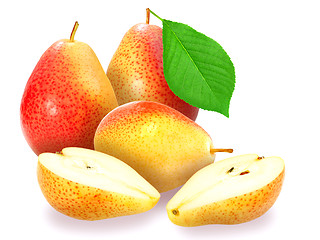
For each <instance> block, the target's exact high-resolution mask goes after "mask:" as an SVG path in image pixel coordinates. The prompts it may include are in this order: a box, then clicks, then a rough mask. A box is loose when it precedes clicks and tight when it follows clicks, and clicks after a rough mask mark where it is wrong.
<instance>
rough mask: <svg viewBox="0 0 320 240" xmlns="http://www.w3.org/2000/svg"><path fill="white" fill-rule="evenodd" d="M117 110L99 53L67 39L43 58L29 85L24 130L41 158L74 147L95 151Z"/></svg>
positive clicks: (24, 103) (24, 100) (22, 110)
mask: <svg viewBox="0 0 320 240" xmlns="http://www.w3.org/2000/svg"><path fill="white" fill-rule="evenodd" d="M117 106H118V103H117V100H116V97H115V94H114V91H113V89H112V86H111V84H110V82H109V80H108V78H107V77H106V75H105V72H104V70H103V68H102V66H101V64H100V62H99V60H98V58H97V56H96V55H95V53H94V52H93V50H92V49H91V48H90V47H89V46H88V45H87V44H85V43H82V42H79V41H71V40H67V39H63V40H60V41H57V42H55V43H54V44H53V45H52V46H51V47H49V48H48V50H47V51H46V52H45V53H44V54H43V55H42V56H41V58H40V60H39V62H38V64H37V65H36V67H35V68H34V70H33V72H32V74H31V76H30V78H29V80H28V82H27V85H26V87H25V90H24V94H23V97H22V100H21V107H20V117H21V126H22V131H23V134H24V136H25V138H26V140H27V142H28V144H29V145H30V147H31V148H32V150H33V151H34V152H35V153H36V154H37V155H39V154H40V153H42V152H57V151H61V149H62V148H64V147H68V146H77V147H84V148H89V149H93V137H94V133H95V130H96V128H97V126H98V124H99V122H100V121H101V119H102V118H103V117H104V116H105V115H106V114H107V113H108V112H109V111H111V110H112V109H114V108H115V107H117Z"/></svg>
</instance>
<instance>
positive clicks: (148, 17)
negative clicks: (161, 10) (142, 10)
mask: <svg viewBox="0 0 320 240" xmlns="http://www.w3.org/2000/svg"><path fill="white" fill-rule="evenodd" d="M146 11H147V18H146V24H149V22H150V9H149V8H147V9H146Z"/></svg>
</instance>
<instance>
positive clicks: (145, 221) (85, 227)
mask: <svg viewBox="0 0 320 240" xmlns="http://www.w3.org/2000/svg"><path fill="white" fill-rule="evenodd" d="M46 217H47V219H46V220H47V221H48V222H49V224H50V225H52V226H54V227H55V228H57V229H60V231H62V232H69V233H72V232H76V233H77V234H85V235H86V234H92V233H93V232H94V233H97V234H99V233H109V234H112V233H119V232H121V231H123V229H126V230H129V231H130V229H132V230H134V229H137V228H141V226H147V225H149V224H154V221H155V220H156V218H155V214H154V211H153V209H151V210H149V211H147V212H144V213H140V214H135V215H130V216H121V217H116V218H110V219H103V220H97V221H85V220H78V219H74V218H71V217H68V216H66V215H63V214H61V213H59V212H57V211H55V210H54V209H52V208H51V207H49V206H48V208H47V212H46Z"/></svg>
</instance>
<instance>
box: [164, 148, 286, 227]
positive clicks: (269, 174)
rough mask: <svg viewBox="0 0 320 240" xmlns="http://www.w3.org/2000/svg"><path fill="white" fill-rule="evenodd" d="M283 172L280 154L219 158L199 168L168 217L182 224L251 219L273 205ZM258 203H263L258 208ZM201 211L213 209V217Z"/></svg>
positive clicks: (171, 203) (170, 206)
mask: <svg viewBox="0 0 320 240" xmlns="http://www.w3.org/2000/svg"><path fill="white" fill-rule="evenodd" d="M283 176H284V162H283V160H282V159H281V158H279V157H266V158H264V157H259V156H258V155H256V154H246V155H241V156H236V157H232V158H228V159H225V160H221V161H218V162H216V163H213V164H211V165H208V166H207V167H204V168H203V169H201V170H199V171H198V172H196V173H195V174H194V175H193V176H192V177H191V178H190V179H189V180H188V181H187V183H186V184H185V185H184V186H183V187H182V188H181V189H180V190H179V191H178V192H177V193H176V194H175V196H174V197H173V198H172V199H171V200H170V201H169V202H168V204H167V211H168V215H169V218H170V219H171V221H173V222H174V223H176V224H178V225H182V226H195V225H204V224H213V223H225V224H235V223H240V222H244V221H250V220H252V219H253V218H256V217H258V215H261V214H263V213H264V212H265V211H267V210H268V209H266V208H270V207H271V206H272V204H273V203H274V201H275V199H276V198H277V196H278V194H279V192H280V189H281V185H282V181H283ZM259 191H261V197H259V196H260V192H259ZM255 193H257V194H258V195H254V194H255ZM250 194H251V195H250ZM251 197H252V199H251V200H250V198H251ZM227 201H228V203H227ZM263 201H265V202H263ZM228 204H229V205H228ZM259 204H260V205H261V206H264V207H261V208H260V210H257V209H256V208H257V207H258V206H259ZM244 205H245V206H244ZM251 205H252V206H251ZM237 206H238V207H237ZM266 206H267V207H266ZM202 211H208V212H210V214H209V213H208V214H209V215H210V217H209V218H210V219H204V216H203V215H202ZM246 211H248V212H249V213H247V212H246ZM230 212H232V214H230ZM215 214H217V217H214V216H215ZM218 215H219V216H218ZM223 216H224V217H223ZM197 218H202V222H201V220H200V219H197Z"/></svg>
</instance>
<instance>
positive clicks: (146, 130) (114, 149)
mask: <svg viewBox="0 0 320 240" xmlns="http://www.w3.org/2000/svg"><path fill="white" fill-rule="evenodd" d="M94 147H95V150H97V151H101V152H104V153H106V154H109V155H111V156H114V157H116V158H118V159H120V160H122V161H124V162H125V163H127V164H128V165H129V166H131V167H132V168H133V169H135V170H136V171H137V172H138V173H139V174H140V175H141V176H142V177H144V178H145V179H146V180H147V181H148V182H150V183H151V184H152V185H153V186H154V187H155V188H156V189H157V190H158V191H159V192H165V191H168V190H171V189H174V188H176V187H179V186H181V185H182V184H184V183H185V182H186V181H187V180H188V179H189V178H190V177H191V175H192V174H194V173H195V172H196V171H197V170H199V169H200V168H202V167H204V166H207V165H208V164H210V163H212V162H213V161H214V159H215V153H216V152H219V151H229V152H230V151H231V150H230V149H214V148H213V143H212V140H211V137H210V136H209V134H208V133H207V132H206V131H205V130H204V129H203V128H201V127H200V126H199V125H198V124H197V123H195V122H194V121H192V120H191V119H190V118H188V117H186V116H185V115H183V114H182V113H180V112H179V111H177V110H175V109H173V108H171V107H169V106H167V105H165V104H161V103H157V102H152V101H135V102H130V103H127V104H124V105H121V106H119V107H118V108H116V109H114V110H112V111H111V112H110V113H108V114H107V115H106V116H105V117H104V118H103V120H102V121H101V123H100V124H99V126H98V128H97V131H96V134H95V138H94Z"/></svg>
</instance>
